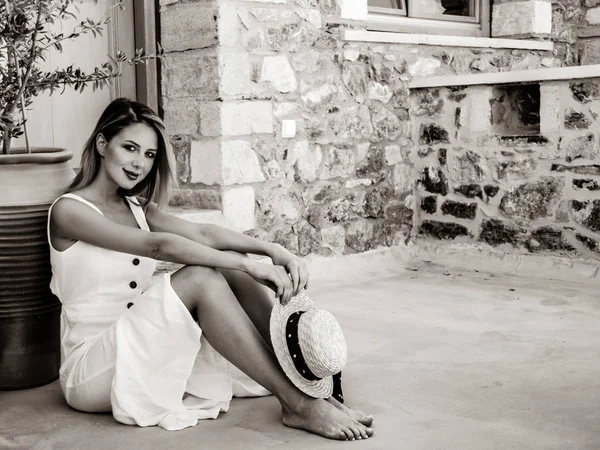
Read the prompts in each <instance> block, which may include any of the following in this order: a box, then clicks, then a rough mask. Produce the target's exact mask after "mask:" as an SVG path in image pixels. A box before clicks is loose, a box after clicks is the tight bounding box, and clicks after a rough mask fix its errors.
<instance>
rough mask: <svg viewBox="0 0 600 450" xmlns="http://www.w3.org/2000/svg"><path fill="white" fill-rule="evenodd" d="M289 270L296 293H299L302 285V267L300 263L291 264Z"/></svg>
mask: <svg viewBox="0 0 600 450" xmlns="http://www.w3.org/2000/svg"><path fill="white" fill-rule="evenodd" d="M289 271H290V276H291V277H292V283H293V288H294V291H293V292H294V295H298V291H299V286H300V267H299V266H298V264H290V267H289Z"/></svg>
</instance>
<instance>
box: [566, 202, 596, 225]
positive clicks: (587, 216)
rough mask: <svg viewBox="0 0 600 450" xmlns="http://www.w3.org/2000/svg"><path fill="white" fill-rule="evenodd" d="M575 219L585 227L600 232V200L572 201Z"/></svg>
mask: <svg viewBox="0 0 600 450" xmlns="http://www.w3.org/2000/svg"><path fill="white" fill-rule="evenodd" d="M571 212H572V215H573V219H574V220H575V222H577V223H578V224H580V225H582V226H584V227H585V228H587V229H589V230H592V231H595V232H600V200H586V201H578V200H573V201H571Z"/></svg>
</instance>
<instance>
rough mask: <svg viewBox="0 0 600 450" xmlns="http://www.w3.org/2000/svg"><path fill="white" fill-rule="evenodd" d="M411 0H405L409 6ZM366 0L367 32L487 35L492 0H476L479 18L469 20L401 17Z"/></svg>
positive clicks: (489, 28) (462, 18)
mask: <svg viewBox="0 0 600 450" xmlns="http://www.w3.org/2000/svg"><path fill="white" fill-rule="evenodd" d="M412 1H413V0H408V2H409V3H408V4H409V5H410V3H411V2H412ZM417 1H418V0H417ZM365 2H366V3H367V17H366V20H364V21H363V22H364V23H365V25H366V27H367V30H368V31H388V32H395V33H418V34H437V35H450V36H471V37H490V33H491V0H476V5H477V6H476V8H477V11H478V12H479V18H480V19H479V20H478V21H468V20H465V19H468V18H467V17H462V16H456V17H452V16H448V17H445V18H444V19H440V18H431V17H423V18H420V17H410V16H408V15H406V16H403V15H402V16H401V15H398V14H394V13H393V12H391V11H393V10H391V8H375V7H371V6H368V0H365ZM386 10H387V11H386ZM407 13H408V14H410V9H408V10H407ZM473 19H475V18H473Z"/></svg>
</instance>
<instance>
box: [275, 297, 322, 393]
mask: <svg viewBox="0 0 600 450" xmlns="http://www.w3.org/2000/svg"><path fill="white" fill-rule="evenodd" d="M314 307H315V305H314V303H313V302H312V301H311V300H310V298H308V296H307V295H306V294H305V293H303V292H302V293H300V294H298V295H296V296H295V297H292V298H291V299H290V301H289V302H288V303H287V304H285V305H282V304H281V303H280V302H277V303H276V304H275V306H274V307H273V310H272V311H271V320H270V330H271V342H272V344H273V349H274V350H275V355H276V356H277V360H278V361H279V365H280V366H281V368H282V369H283V371H284V372H285V374H286V375H287V377H288V378H289V379H290V381H291V382H292V383H294V385H295V386H296V387H297V388H298V389H300V390H301V391H302V392H304V393H305V394H306V395H309V396H311V397H314V398H328V397H331V394H333V377H326V378H323V379H321V380H316V381H309V380H307V379H306V378H304V377H303V376H302V375H300V374H299V373H298V371H297V370H296V367H295V366H294V362H293V361H292V355H290V352H289V351H288V348H287V340H286V337H285V330H286V326H287V321H288V319H289V317H290V315H291V314H293V313H294V312H296V311H308V310H310V309H313V308H314Z"/></svg>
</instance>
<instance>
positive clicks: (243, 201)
mask: <svg viewBox="0 0 600 450" xmlns="http://www.w3.org/2000/svg"><path fill="white" fill-rule="evenodd" d="M221 201H222V211H223V217H225V219H226V220H228V221H229V222H230V223H231V225H232V226H233V228H234V229H236V230H238V231H248V230H252V229H253V228H254V188H253V187H252V186H236V187H229V188H224V189H223V192H222V194H221Z"/></svg>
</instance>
